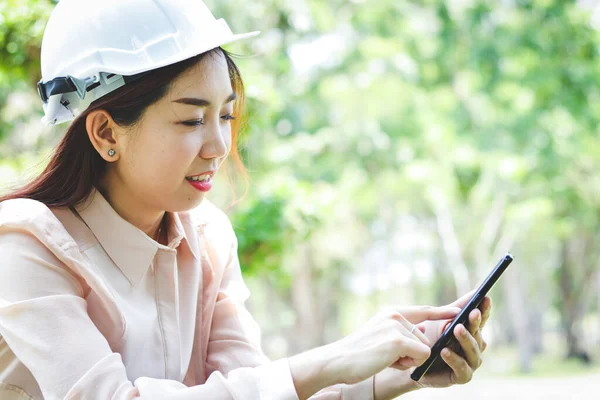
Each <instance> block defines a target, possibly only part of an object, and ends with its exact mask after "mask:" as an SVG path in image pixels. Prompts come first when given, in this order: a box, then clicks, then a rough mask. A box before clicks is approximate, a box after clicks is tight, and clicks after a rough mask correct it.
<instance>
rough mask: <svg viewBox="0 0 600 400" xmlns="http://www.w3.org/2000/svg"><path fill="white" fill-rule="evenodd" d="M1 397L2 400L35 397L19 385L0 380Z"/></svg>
mask: <svg viewBox="0 0 600 400" xmlns="http://www.w3.org/2000/svg"><path fill="white" fill-rule="evenodd" d="M0 399H2V400H33V397H31V396H30V395H28V394H27V393H25V391H24V390H23V389H21V388H20V387H18V386H15V385H11V384H8V383H4V382H0Z"/></svg>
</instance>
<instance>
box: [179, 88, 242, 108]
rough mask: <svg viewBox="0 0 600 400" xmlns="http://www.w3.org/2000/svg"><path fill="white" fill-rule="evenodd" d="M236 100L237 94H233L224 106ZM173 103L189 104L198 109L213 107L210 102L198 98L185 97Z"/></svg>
mask: <svg viewBox="0 0 600 400" xmlns="http://www.w3.org/2000/svg"><path fill="white" fill-rule="evenodd" d="M235 99H237V95H236V94H235V92H233V93H231V94H230V95H229V97H227V100H225V102H224V103H223V104H227V103H229V102H232V101H234V100H235ZM173 103H180V104H188V105H190V106H197V107H210V106H211V103H210V101H208V100H204V99H198V98H196V97H183V98H181V99H177V100H173Z"/></svg>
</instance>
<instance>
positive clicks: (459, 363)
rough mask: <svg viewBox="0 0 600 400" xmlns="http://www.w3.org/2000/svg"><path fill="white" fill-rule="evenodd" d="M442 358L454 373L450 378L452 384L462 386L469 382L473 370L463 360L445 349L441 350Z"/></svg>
mask: <svg viewBox="0 0 600 400" xmlns="http://www.w3.org/2000/svg"><path fill="white" fill-rule="evenodd" d="M442 358H443V359H444V361H445V362H446V364H448V366H449V367H450V369H452V372H454V375H453V378H452V379H453V381H454V383H456V384H459V385H462V384H465V383H468V382H470V381H471V379H472V378H473V370H472V369H471V367H470V366H469V364H468V363H467V361H466V360H465V359H464V358H462V357H460V356H459V355H458V354H456V353H455V352H453V351H452V350H450V349H449V348H447V347H446V348H444V349H443V350H442Z"/></svg>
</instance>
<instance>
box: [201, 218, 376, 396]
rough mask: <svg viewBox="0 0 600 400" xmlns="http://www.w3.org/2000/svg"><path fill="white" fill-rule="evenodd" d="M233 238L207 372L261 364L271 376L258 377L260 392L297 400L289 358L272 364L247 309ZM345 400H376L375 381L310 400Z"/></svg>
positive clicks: (246, 293) (321, 393) (339, 387)
mask: <svg viewBox="0 0 600 400" xmlns="http://www.w3.org/2000/svg"><path fill="white" fill-rule="evenodd" d="M232 236H233V245H232V249H231V253H230V256H229V260H228V262H227V264H226V267H225V270H224V273H223V279H222V282H221V287H220V289H219V293H218V295H217V302H216V305H215V311H214V314H213V320H212V325H211V333H210V338H209V343H208V355H207V363H206V364H207V365H206V366H207V371H208V373H209V374H210V373H211V372H219V373H222V374H228V373H230V372H231V371H235V370H236V368H240V367H248V366H259V365H262V366H263V367H262V368H269V369H270V373H268V374H264V375H261V376H259V377H258V379H257V388H258V390H259V392H260V393H263V394H267V395H266V398H274V399H293V400H297V399H298V396H297V394H296V390H295V386H294V382H293V379H292V374H291V371H290V368H289V364H288V362H287V359H282V360H278V361H276V362H274V363H269V360H268V358H267V357H266V356H265V355H264V353H263V351H262V349H261V345H260V328H259V326H258V324H257V323H256V321H255V320H254V319H253V317H252V316H251V314H250V313H249V312H248V310H247V309H246V307H245V302H246V300H247V299H248V298H249V297H250V291H249V290H248V287H247V286H246V284H245V282H244V279H243V277H242V273H241V268H240V263H239V258H238V254H237V250H238V249H237V239H236V237H235V234H234V233H233V230H232ZM236 398H237V397H236ZM240 398H241V397H240ZM342 399H343V400H373V378H370V379H367V380H365V381H363V382H360V383H358V384H356V385H343V384H340V385H335V386H331V387H328V388H325V389H323V390H321V391H319V392H318V393H317V394H315V395H313V396H312V397H311V400H342Z"/></svg>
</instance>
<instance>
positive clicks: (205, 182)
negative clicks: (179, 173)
mask: <svg viewBox="0 0 600 400" xmlns="http://www.w3.org/2000/svg"><path fill="white" fill-rule="evenodd" d="M212 175H213V174H212V173H206V174H202V175H195V176H188V177H186V178H185V180H186V181H188V182H189V183H190V185H192V186H193V187H194V188H196V189H198V190H200V191H201V192H208V191H209V190H210V189H211V188H212Z"/></svg>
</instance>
